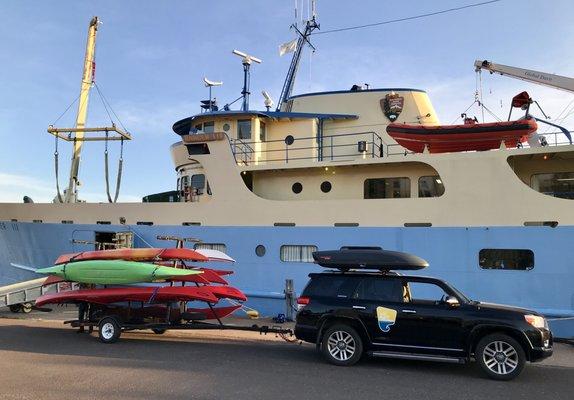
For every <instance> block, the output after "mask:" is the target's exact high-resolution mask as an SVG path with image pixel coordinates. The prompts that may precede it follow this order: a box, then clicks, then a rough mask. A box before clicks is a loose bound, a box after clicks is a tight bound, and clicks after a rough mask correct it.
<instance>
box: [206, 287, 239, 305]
mask: <svg viewBox="0 0 574 400" xmlns="http://www.w3.org/2000/svg"><path fill="white" fill-rule="evenodd" d="M203 288H204V289H208V290H209V291H210V292H211V293H212V294H213V295H214V296H215V297H217V298H218V299H233V300H239V301H247V296H245V294H243V292H242V291H241V290H239V289H236V288H234V287H231V286H203Z"/></svg>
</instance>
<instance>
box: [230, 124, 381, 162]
mask: <svg viewBox="0 0 574 400" xmlns="http://www.w3.org/2000/svg"><path fill="white" fill-rule="evenodd" d="M230 142H231V150H232V151H233V155H234V156H235V161H236V162H237V163H238V164H244V165H249V164H252V163H254V162H255V158H256V157H255V156H256V155H257V156H258V157H257V162H258V163H268V162H282V163H289V162H293V161H302V160H314V161H329V160H330V161H334V160H340V159H343V158H347V159H360V158H380V157H383V149H384V142H383V139H382V138H381V137H380V136H379V135H378V134H377V133H376V132H373V131H366V132H353V133H339V134H327V135H320V136H307V137H293V136H287V137H286V138H285V139H277V140H266V141H262V142H254V141H253V142H245V141H243V140H241V139H230ZM258 147H259V148H258ZM254 148H258V150H254Z"/></svg>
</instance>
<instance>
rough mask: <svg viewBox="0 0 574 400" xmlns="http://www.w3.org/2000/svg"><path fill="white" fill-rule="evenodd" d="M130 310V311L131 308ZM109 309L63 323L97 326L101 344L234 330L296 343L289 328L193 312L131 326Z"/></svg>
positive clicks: (89, 326) (84, 326)
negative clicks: (143, 335)
mask: <svg viewBox="0 0 574 400" xmlns="http://www.w3.org/2000/svg"><path fill="white" fill-rule="evenodd" d="M86 304H87V305H88V306H93V305H92V304H90V303H86ZM100 307H101V306H100ZM129 308H131V306H130V307H129ZM107 309H108V308H107V307H105V308H104V310H107ZM109 310H110V311H112V312H103V313H98V314H100V315H101V316H98V317H96V318H94V317H90V318H88V319H87V320H84V321H81V320H79V319H76V320H69V321H64V324H68V325H70V326H71V327H73V328H80V329H85V328H88V329H89V332H91V331H93V330H94V328H96V327H97V328H98V336H99V339H100V341H101V342H102V343H115V342H117V341H118V340H119V338H120V336H121V334H122V332H128V331H136V330H151V331H152V332H153V333H155V334H157V335H161V334H163V333H165V332H166V331H168V330H235V331H248V332H257V333H259V334H260V335H266V334H268V333H274V334H276V335H278V336H279V337H281V338H282V339H284V340H286V341H288V342H293V341H296V339H294V335H293V331H292V330H291V329H285V328H282V327H279V326H268V325H257V324H253V325H250V326H247V325H245V326H243V325H235V324H224V323H223V322H222V321H221V319H220V318H217V322H205V321H202V320H201V319H204V318H205V317H204V316H203V315H201V313H196V312H184V313H182V314H181V320H180V321H169V316H168V317H166V318H165V320H164V321H160V322H141V323H137V322H136V323H134V322H131V321H130V322H126V320H125V318H123V317H122V316H121V315H118V314H117V313H115V312H113V309H109ZM168 310H169V308H168ZM168 312H169V311H168Z"/></svg>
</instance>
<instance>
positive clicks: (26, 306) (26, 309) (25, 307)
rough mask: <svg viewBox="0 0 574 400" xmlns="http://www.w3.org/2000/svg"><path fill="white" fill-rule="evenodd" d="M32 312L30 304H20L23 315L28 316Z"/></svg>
mask: <svg viewBox="0 0 574 400" xmlns="http://www.w3.org/2000/svg"><path fill="white" fill-rule="evenodd" d="M31 311H32V303H24V304H22V312H23V313H24V314H28V313H30V312H31Z"/></svg>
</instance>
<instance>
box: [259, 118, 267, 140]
mask: <svg viewBox="0 0 574 400" xmlns="http://www.w3.org/2000/svg"><path fill="white" fill-rule="evenodd" d="M266 136H267V126H266V125H265V122H263V121H261V120H259V141H260V142H264V141H265V138H266Z"/></svg>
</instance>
